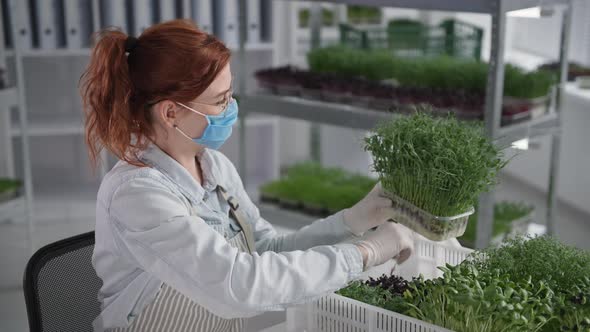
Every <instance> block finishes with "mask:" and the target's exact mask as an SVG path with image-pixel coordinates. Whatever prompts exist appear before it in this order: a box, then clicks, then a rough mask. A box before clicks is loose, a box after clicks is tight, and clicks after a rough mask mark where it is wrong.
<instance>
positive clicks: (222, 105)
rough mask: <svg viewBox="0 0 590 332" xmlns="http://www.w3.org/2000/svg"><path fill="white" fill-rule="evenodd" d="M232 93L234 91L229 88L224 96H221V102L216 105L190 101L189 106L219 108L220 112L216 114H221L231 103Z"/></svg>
mask: <svg viewBox="0 0 590 332" xmlns="http://www.w3.org/2000/svg"><path fill="white" fill-rule="evenodd" d="M233 93H234V90H233V88H230V89H229V90H228V91H227V92H226V93H225V95H223V100H222V101H221V102H219V103H217V104H207V103H201V102H198V101H191V102H189V104H198V105H205V106H216V107H220V108H221V111H220V112H219V113H217V114H223V113H224V112H225V111H226V110H227V107H228V106H229V103H230V102H231V101H232V99H233Z"/></svg>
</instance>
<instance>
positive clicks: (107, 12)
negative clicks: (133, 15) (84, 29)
mask: <svg viewBox="0 0 590 332" xmlns="http://www.w3.org/2000/svg"><path fill="white" fill-rule="evenodd" d="M95 1H96V0H95ZM100 5H101V6H100V11H101V15H100V16H101V22H100V25H101V27H103V28H106V27H117V28H120V29H121V30H123V31H124V32H126V33H128V32H129V27H128V26H127V7H126V6H125V1H123V0H102V1H101V2H100Z"/></svg>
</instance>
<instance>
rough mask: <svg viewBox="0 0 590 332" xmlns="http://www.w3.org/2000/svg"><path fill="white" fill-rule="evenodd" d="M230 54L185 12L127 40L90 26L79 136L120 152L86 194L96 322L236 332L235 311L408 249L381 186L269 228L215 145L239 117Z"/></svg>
mask: <svg viewBox="0 0 590 332" xmlns="http://www.w3.org/2000/svg"><path fill="white" fill-rule="evenodd" d="M229 59H230V51H229V50H228V49H227V48H226V47H225V46H224V45H223V44H222V43H221V42H220V41H219V40H218V39H216V38H215V37H214V36H212V35H209V34H207V33H205V32H203V31H201V30H199V29H198V28H197V27H195V26H194V25H193V24H192V23H190V22H189V21H182V20H176V21H171V22H167V23H163V24H158V25H155V26H153V27H151V28H149V29H147V30H146V31H145V32H144V33H143V34H142V35H141V36H140V37H139V38H138V39H135V38H132V37H127V36H126V35H125V34H123V33H122V32H120V31H117V30H105V31H102V32H100V33H99V34H98V35H97V42H96V45H95V47H94V50H93V53H92V58H91V60H90V64H89V66H88V68H87V70H86V72H85V73H84V75H83V77H82V85H81V94H82V97H83V100H84V104H85V109H86V112H87V114H86V140H87V144H88V146H89V150H90V155H91V157H92V159H93V160H94V162H96V160H97V156H98V155H99V153H100V151H101V149H103V148H106V149H107V150H108V151H110V152H111V153H113V154H114V155H116V156H117V157H118V158H119V159H120V161H119V162H118V163H117V164H116V165H115V166H114V167H113V169H112V170H111V171H110V172H109V173H108V174H107V175H106V177H105V178H104V179H103V181H102V184H101V186H100V189H99V192H98V199H97V207H96V213H97V217H96V218H97V219H96V233H95V234H96V245H95V249H94V255H93V265H94V267H95V269H96V272H97V274H98V276H99V277H100V278H101V279H102V281H103V285H102V288H101V290H100V294H99V300H100V301H101V302H102V312H101V313H100V315H99V317H98V318H97V319H96V320H95V322H94V325H95V326H94V328H95V330H96V331H104V330H108V331H240V330H242V329H243V324H244V319H245V318H246V317H250V316H253V315H256V314H259V313H261V312H264V311H269V310H281V309H284V308H285V307H286V306H288V305H292V304H295V303H300V302H305V301H309V300H311V299H314V298H317V297H319V296H321V295H323V294H326V293H328V292H332V291H334V290H337V289H339V288H341V287H343V286H345V285H346V284H347V283H348V282H349V281H351V280H353V279H355V278H357V277H358V276H359V274H360V273H361V272H362V271H363V270H365V269H367V268H369V267H371V266H374V265H377V264H381V263H384V262H385V261H387V260H389V259H391V258H393V257H396V258H397V259H398V262H400V263H401V262H403V261H404V260H405V259H407V258H408V256H409V255H410V253H411V251H412V247H413V242H412V235H411V232H410V231H409V230H407V229H405V228H403V227H402V226H399V225H397V224H395V223H386V220H388V219H390V216H391V215H392V208H391V202H390V201H389V200H387V199H386V198H383V197H381V195H380V193H381V188H380V186H379V185H377V186H376V187H375V188H374V189H373V190H372V191H371V192H370V193H369V194H368V195H367V197H366V198H364V199H363V200H362V201H360V202H359V203H357V204H356V205H355V206H353V207H351V208H350V209H347V210H344V211H341V212H339V213H336V214H335V215H333V216H330V217H328V218H325V219H322V220H318V221H316V222H314V223H313V224H311V225H309V226H306V227H303V228H301V229H300V230H298V231H297V232H295V233H292V234H289V235H280V236H279V235H277V233H276V232H275V230H274V229H273V227H272V226H271V225H270V224H269V223H268V222H267V221H266V220H264V219H262V218H261V217H260V214H259V212H258V209H257V208H256V206H255V205H254V204H253V203H252V201H251V200H250V198H249V197H248V195H247V194H246V192H245V191H244V188H243V186H242V183H241V180H240V177H239V175H238V173H237V172H236V170H235V168H234V166H233V165H232V164H231V162H230V161H229V160H228V159H227V158H226V157H225V156H224V155H223V154H221V153H220V152H218V151H216V149H218V148H219V147H220V146H221V145H222V144H223V142H224V141H225V140H226V139H227V138H228V137H229V136H230V134H231V128H232V125H233V124H234V123H235V122H236V119H237V116H238V105H237V103H236V101H235V100H234V99H232V88H233V86H232V76H231V70H230V65H229ZM377 226H379V228H378V229H377V231H375V232H371V233H370V234H367V235H366V236H365V237H363V238H358V239H356V242H355V243H353V244H351V243H348V244H338V243H339V242H341V241H342V240H345V239H349V238H350V237H352V236H360V235H362V234H363V233H364V232H365V231H367V230H369V229H371V228H374V227H377ZM349 242H350V241H349ZM353 242H354V241H353Z"/></svg>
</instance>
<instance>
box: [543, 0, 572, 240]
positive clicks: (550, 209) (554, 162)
mask: <svg viewBox="0 0 590 332" xmlns="http://www.w3.org/2000/svg"><path fill="white" fill-rule="evenodd" d="M571 19H572V4H571V0H570V1H568V3H567V4H566V6H565V9H564V11H563V18H562V23H561V35H560V41H559V85H558V87H557V91H556V92H557V94H556V95H555V99H556V100H555V102H554V103H553V105H555V112H556V114H557V120H558V126H559V127H561V112H562V108H563V96H564V93H565V91H564V89H565V84H566V83H567V76H568V55H569V52H568V48H569V47H568V45H569V35H570V30H571V29H570V26H571ZM550 149H551V155H550V159H549V185H548V189H547V233H548V234H549V235H556V225H555V214H556V210H557V181H558V174H559V156H560V150H561V128H559V129H558V130H556V131H554V132H553V133H552V134H551V146H550Z"/></svg>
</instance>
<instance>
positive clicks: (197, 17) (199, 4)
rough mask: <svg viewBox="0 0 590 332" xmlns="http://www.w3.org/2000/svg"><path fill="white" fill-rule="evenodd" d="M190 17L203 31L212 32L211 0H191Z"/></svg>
mask: <svg viewBox="0 0 590 332" xmlns="http://www.w3.org/2000/svg"><path fill="white" fill-rule="evenodd" d="M191 2H192V6H191V18H192V19H193V21H195V23H196V24H197V25H198V26H199V28H201V29H202V30H204V31H207V32H208V33H212V32H213V3H212V0H192V1H191Z"/></svg>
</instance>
